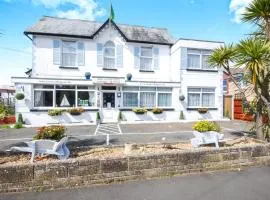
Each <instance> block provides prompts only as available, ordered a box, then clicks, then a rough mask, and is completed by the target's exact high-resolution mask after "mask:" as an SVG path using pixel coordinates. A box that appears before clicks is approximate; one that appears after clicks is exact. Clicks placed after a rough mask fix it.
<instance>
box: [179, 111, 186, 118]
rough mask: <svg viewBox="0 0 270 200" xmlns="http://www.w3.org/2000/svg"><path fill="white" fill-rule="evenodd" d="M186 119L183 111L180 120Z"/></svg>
mask: <svg viewBox="0 0 270 200" xmlns="http://www.w3.org/2000/svg"><path fill="white" fill-rule="evenodd" d="M184 119H185V116H184V112H183V110H181V112H180V120H184Z"/></svg>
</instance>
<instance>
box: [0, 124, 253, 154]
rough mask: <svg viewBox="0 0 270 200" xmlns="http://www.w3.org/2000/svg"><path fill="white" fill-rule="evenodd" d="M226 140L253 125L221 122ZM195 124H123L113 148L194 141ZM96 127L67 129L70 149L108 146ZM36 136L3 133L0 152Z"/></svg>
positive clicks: (27, 131) (20, 131)
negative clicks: (193, 126)
mask: <svg viewBox="0 0 270 200" xmlns="http://www.w3.org/2000/svg"><path fill="white" fill-rule="evenodd" d="M218 123H219V124H220V125H221V127H222V132H223V133H224V134H225V138H234V137H238V136H239V135H240V136H241V135H242V134H243V132H245V131H249V129H250V128H251V126H252V124H251V123H248V122H242V121H223V122H218ZM193 124H194V123H154V124H121V125H120V128H121V130H122V134H111V135H110V144H111V145H123V144H124V143H152V142H161V141H164V140H165V142H179V141H183V140H189V139H190V138H192V137H193V135H192V125H193ZM95 130H96V126H94V125H93V126H67V132H66V133H67V135H69V136H72V138H71V141H70V143H69V145H73V146H89V145H105V144H106V135H95ZM35 134H36V128H23V129H18V130H17V129H5V130H0V151H4V150H6V149H8V148H10V147H11V146H15V145H22V142H23V141H29V140H31V139H32V138H33V136H34V135H35Z"/></svg>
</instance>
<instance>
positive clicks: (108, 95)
mask: <svg viewBox="0 0 270 200" xmlns="http://www.w3.org/2000/svg"><path fill="white" fill-rule="evenodd" d="M103 108H115V93H114V92H103Z"/></svg>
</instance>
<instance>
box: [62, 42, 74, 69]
mask: <svg viewBox="0 0 270 200" xmlns="http://www.w3.org/2000/svg"><path fill="white" fill-rule="evenodd" d="M64 42H74V43H75V46H76V53H74V54H75V55H76V58H75V65H63V43H64ZM60 47H61V66H63V67H69V68H73V67H78V41H74V40H61V46H60Z"/></svg>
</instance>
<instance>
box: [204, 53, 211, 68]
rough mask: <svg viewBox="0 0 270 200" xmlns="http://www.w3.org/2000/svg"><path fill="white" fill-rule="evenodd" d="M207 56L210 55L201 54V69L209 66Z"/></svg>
mask: <svg viewBox="0 0 270 200" xmlns="http://www.w3.org/2000/svg"><path fill="white" fill-rule="evenodd" d="M209 57H210V56H205V55H203V56H202V68H203V69H209V68H211V66H210V64H209V63H208V59H209Z"/></svg>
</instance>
